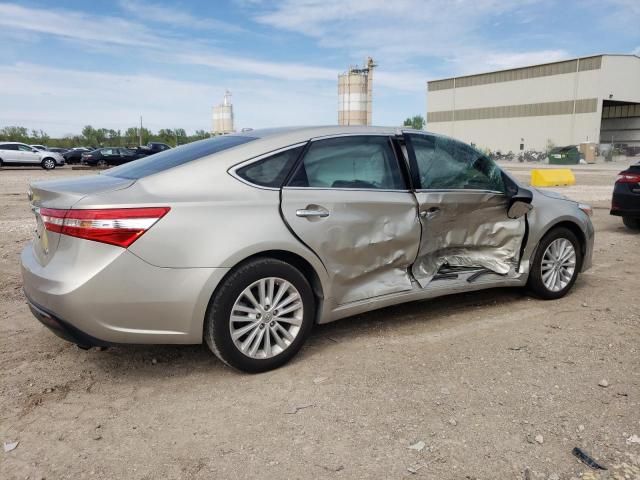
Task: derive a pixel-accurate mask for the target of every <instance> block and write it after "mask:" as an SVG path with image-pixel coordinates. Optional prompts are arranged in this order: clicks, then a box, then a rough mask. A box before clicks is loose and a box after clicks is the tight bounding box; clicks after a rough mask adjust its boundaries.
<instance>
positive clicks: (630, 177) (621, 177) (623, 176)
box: [616, 172, 640, 183]
mask: <svg viewBox="0 0 640 480" xmlns="http://www.w3.org/2000/svg"><path fill="white" fill-rule="evenodd" d="M616 183H640V173H631V172H622V173H620V174H618V178H616Z"/></svg>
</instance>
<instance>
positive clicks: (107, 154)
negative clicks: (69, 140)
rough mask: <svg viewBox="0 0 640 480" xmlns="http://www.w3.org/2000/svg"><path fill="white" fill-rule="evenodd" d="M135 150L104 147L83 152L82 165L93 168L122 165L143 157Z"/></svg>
mask: <svg viewBox="0 0 640 480" xmlns="http://www.w3.org/2000/svg"><path fill="white" fill-rule="evenodd" d="M143 156H144V155H140V154H139V153H138V152H136V151H135V150H129V149H128V148H122V147H105V148H99V149H97V150H93V151H92V152H84V153H83V154H82V164H83V165H90V166H94V167H108V166H113V165H122V164H123V163H127V162H131V161H133V160H137V159H138V158H141V157H143Z"/></svg>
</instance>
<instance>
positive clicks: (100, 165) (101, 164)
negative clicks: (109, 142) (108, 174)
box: [96, 159, 109, 168]
mask: <svg viewBox="0 0 640 480" xmlns="http://www.w3.org/2000/svg"><path fill="white" fill-rule="evenodd" d="M96 167H98V168H108V167H109V164H108V163H107V161H106V160H103V159H100V160H98V161H97V162H96Z"/></svg>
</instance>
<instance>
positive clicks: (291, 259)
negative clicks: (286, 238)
mask: <svg viewBox="0 0 640 480" xmlns="http://www.w3.org/2000/svg"><path fill="white" fill-rule="evenodd" d="M259 258H274V259H276V260H280V261H283V262H286V263H288V264H290V265H292V266H293V267H295V268H297V269H298V270H300V272H301V273H302V274H303V275H304V277H305V278H306V279H307V281H308V282H309V285H311V290H312V292H313V297H314V300H315V302H316V305H315V310H316V316H315V323H318V320H319V319H320V318H321V317H322V307H323V303H324V298H325V291H324V288H323V286H322V281H321V279H320V276H319V275H318V272H317V271H316V269H315V268H314V267H313V265H311V263H309V261H308V260H306V259H305V258H304V257H302V256H301V255H299V254H297V253H293V252H291V251H288V250H278V249H273V250H263V251H260V252H257V253H253V254H251V255H249V256H247V257H245V258H243V259H242V260H240V261H238V262H236V263H235V265H233V266H232V267H231V268H229V271H228V272H227V273H226V274H225V275H224V276H223V277H222V278H221V279H220V281H219V282H218V283H217V285H216V286H215V288H214V289H213V291H212V292H211V295H210V297H209V302H208V304H207V308H206V311H205V316H204V318H203V319H202V320H203V322H202V328H204V319H205V318H206V316H207V315H208V314H209V309H210V307H211V302H212V300H213V297H214V296H215V294H216V292H217V291H218V289H219V288H220V287H221V286H222V285H223V284H224V282H225V281H226V280H227V278H228V277H229V276H230V275H231V274H232V273H233V272H235V271H236V270H237V269H238V268H239V267H241V266H242V265H244V264H246V263H248V262H251V261H253V260H257V259H259Z"/></svg>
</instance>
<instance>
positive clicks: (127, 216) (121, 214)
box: [40, 207, 170, 248]
mask: <svg viewBox="0 0 640 480" xmlns="http://www.w3.org/2000/svg"><path fill="white" fill-rule="evenodd" d="M169 210H170V208H169V207H148V208H105V209H98V210H60V209H55V208H41V209H40V216H41V217H42V221H43V223H44V226H45V228H46V229H47V230H49V231H51V232H56V233H61V234H63V235H69V236H71V237H77V238H83V239H85V240H93V241H95V242H102V243H109V244H111V245H116V246H118V247H123V248H127V247H129V246H130V245H131V244H132V243H133V242H135V241H136V240H137V239H138V238H140V237H141V236H142V235H143V234H144V232H146V231H147V230H149V229H150V228H151V227H152V226H153V225H154V224H155V223H156V222H157V221H158V220H160V219H161V218H162V217H164V216H165V215H166V214H167V212H168V211H169Z"/></svg>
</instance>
